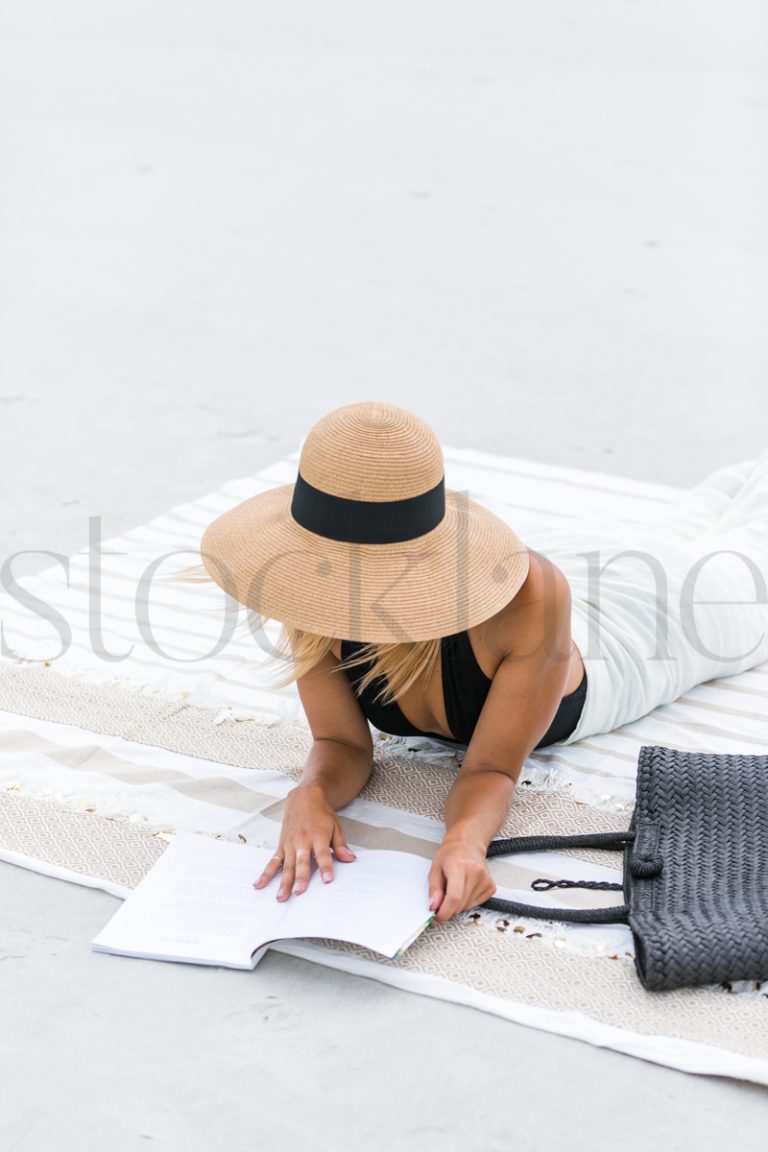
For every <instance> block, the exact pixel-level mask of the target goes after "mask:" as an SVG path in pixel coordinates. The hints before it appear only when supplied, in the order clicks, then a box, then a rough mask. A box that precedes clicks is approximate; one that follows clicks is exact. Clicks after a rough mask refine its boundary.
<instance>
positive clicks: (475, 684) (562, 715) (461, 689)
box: [341, 631, 587, 748]
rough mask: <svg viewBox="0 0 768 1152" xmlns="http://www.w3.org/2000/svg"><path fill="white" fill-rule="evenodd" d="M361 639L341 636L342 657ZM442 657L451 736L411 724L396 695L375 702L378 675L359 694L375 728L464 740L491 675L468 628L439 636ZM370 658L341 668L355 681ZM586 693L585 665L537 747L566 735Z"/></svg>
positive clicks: (396, 733)
mask: <svg viewBox="0 0 768 1152" xmlns="http://www.w3.org/2000/svg"><path fill="white" fill-rule="evenodd" d="M363 646H364V645H363V644H362V642H360V641H357V640H342V642H341V658H342V660H346V659H347V658H348V657H350V656H356V655H357V654H358V652H359V651H360V649H361V648H362V647H363ZM440 657H441V663H442V674H443V703H444V704H445V714H446V716H447V718H448V727H449V728H450V730H451V732H453V733H455V737H456V738H455V739H451V738H450V737H449V736H443V735H442V734H441V733H440V732H423V731H422V730H421V729H420V728H414V727H413V725H412V724H410V723H409V722H408V720H406V718H405V716H404V715H403V713H402V712H401V711H400V708H399V706H398V704H397V702H396V701H395V702H394V703H392V704H387V705H384V704H382V703H381V701H379V702H378V703H375V702H374V699H373V697H374V696H375V695H376V693H377V692H378V691H379V689H380V687H381V680H380V679H376V680H374V681H373V683H372V684H370V685H369V686H368V688H366V690H365V691H364V692H363V693H362V694H361V695H360V696H358V697H357V699H358V701H359V703H360V705H361V707H362V709H363V713H364V714H365V716H366V717H367V718H368V720H370V722H371V723H372V724H373V725H374V726H375V727H376V728H378V729H379V731H380V732H390V733H392V735H394V736H432V737H433V738H434V739H436V740H442V741H445V742H447V743H449V744H461V745H468V744H469V742H470V740H471V738H472V733H473V732H474V730H475V725H476V724H477V721H478V720H479V718H480V713H481V711H482V709H483V705H484V704H485V698H486V696H487V695H488V692H489V691H490V687H491V684H492V683H493V681H492V680H489V678H488V677H487V676H486V675H485V673H484V672H483V670H482V668H481V667H480V665H479V664H478V662H477V660H476V659H475V653H474V650H473V648H472V645H471V644H470V642H469V635H468V633H467V632H466V631H464V632H454V633H453V634H452V635H451V636H443V637H442V638H441V649H440ZM370 666H371V664H370V662H366V663H365V664H358V665H356V666H355V667H354V668H345V669H344V671H345V672H346V674H347V677H348V678H349V680H350V681H351V682H352V684H354V685H357V683H358V681H360V680H361V679H362V678H363V676H364V675H365V673H366V672H367V671H368V669H369V668H370ZM586 694H587V673H586V669H585V670H584V673H583V675H582V679H581V683H580V684H579V686H578V688H574V690H573V692H569V693H568V695H567V696H563V698H562V700H561V701H560V705H559V707H558V710H557V712H556V713H555V716H554V719H553V720H552V723H551V724H550V726H549V728H548V729H547V731H546V733H545V734H544V736H542V738H541V740H540V741H539V743H538V744H537V745H536V747H537V748H543V747H545V746H546V745H547V744H554V743H556V742H557V741H559V740H564V739H565V738H566V737H567V736H569V735H570V734H571V732H573V731H574V729H575V728H576V724H577V723H578V720H579V716H580V714H581V710H582V708H583V706H584V701H585V699H586Z"/></svg>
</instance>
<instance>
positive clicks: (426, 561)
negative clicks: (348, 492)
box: [200, 484, 530, 643]
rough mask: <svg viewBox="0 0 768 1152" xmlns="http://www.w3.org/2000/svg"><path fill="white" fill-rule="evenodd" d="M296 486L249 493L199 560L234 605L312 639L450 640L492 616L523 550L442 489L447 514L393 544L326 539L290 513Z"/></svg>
mask: <svg viewBox="0 0 768 1152" xmlns="http://www.w3.org/2000/svg"><path fill="white" fill-rule="evenodd" d="M293 489H294V485H293V484H285V485H281V486H279V487H276V488H272V489H270V490H269V491H267V492H262V493H259V494H258V495H256V496H251V497H250V498H249V499H247V500H244V501H242V503H240V504H238V505H237V506H236V507H234V508H231V509H230V510H229V511H227V512H224V513H223V514H222V515H221V516H218V517H217V518H216V519H215V520H214V521H212V523H211V524H209V525H208V527H207V528H206V529H205V531H204V533H203V536H202V540H201V545H200V553H201V559H202V561H203V564H204V565H205V568H206V570H207V572H208V574H209V575H210V576H211V577H212V579H213V580H215V581H216V583H217V584H219V585H220V587H222V588H223V589H224V590H225V592H227V593H228V594H229V595H230V596H232V597H234V599H235V600H237V601H238V602H239V603H241V604H244V605H246V606H247V607H249V608H252V609H254V610H255V611H257V612H260V613H262V615H264V616H265V617H267V618H269V619H272V620H277V621H279V622H281V623H284V624H287V625H290V626H292V627H295V628H300V629H302V630H303V631H307V632H312V633H315V634H318V635H323V636H331V637H334V638H335V639H341V640H357V641H368V642H370V643H410V642H413V641H415V640H429V639H433V638H435V637H439V636H449V635H453V634H454V633H456V632H460V631H464V630H465V629H467V628H471V627H472V626H473V625H474V624H479V623H480V622H481V621H483V620H487V619H488V618H489V617H491V616H493V615H495V614H496V613H497V612H499V611H500V610H501V609H502V608H503V607H504V606H505V605H506V604H508V603H509V601H510V600H511V599H512V598H513V597H514V595H515V594H516V592H517V591H518V590H519V589H520V587H521V586H522V584H523V583H524V581H525V578H526V576H527V574H528V569H529V562H530V556H529V552H528V549H527V548H526V547H525V545H524V544H523V543H522V541H521V540H520V539H519V538H518V536H517V535H516V534H515V532H514V531H513V530H512V529H511V528H510V527H509V525H508V524H506V523H505V522H504V521H503V520H501V519H500V518H499V517H498V516H496V515H495V513H493V512H491V511H489V510H488V509H487V508H485V507H483V505H482V504H478V503H477V501H475V500H472V499H471V498H470V497H468V496H466V495H465V494H464V493H462V492H457V491H454V490H453V489H446V491H445V516H444V517H443V519H442V520H441V522H440V523H439V524H438V525H437V527H436V528H433V529H432V530H431V531H430V532H426V533H424V535H422V536H418V537H415V538H414V539H411V540H405V541H403V542H402V543H395V544H357V543H347V542H345V541H338V540H330V539H328V538H327V537H325V536H319V535H317V534H316V533H314V532H310V531H308V530H307V529H306V528H303V527H302V526H301V525H300V524H298V523H297V522H296V521H295V520H294V519H293V517H292V516H291V499H292V496H293Z"/></svg>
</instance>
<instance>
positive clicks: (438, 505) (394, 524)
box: [291, 472, 445, 544]
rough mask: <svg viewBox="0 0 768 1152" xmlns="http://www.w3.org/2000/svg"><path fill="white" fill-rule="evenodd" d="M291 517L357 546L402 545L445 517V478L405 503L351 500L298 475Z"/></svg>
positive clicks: (405, 500)
mask: <svg viewBox="0 0 768 1152" xmlns="http://www.w3.org/2000/svg"><path fill="white" fill-rule="evenodd" d="M291 516H293V518H294V520H295V521H296V523H297V524H300V525H301V526H302V528H306V529H307V530H308V531H309V532H315V533H317V535H318V536H327V537H328V539H329V540H343V541H345V542H346V543H354V544H399V543H402V541H404V540H412V539H413V538H414V537H415V536H423V535H424V533H425V532H431V531H432V529H433V528H436V527H437V525H438V524H439V523H440V521H441V520H442V519H443V517H444V516H445V477H444V476H443V477H441V478H440V480H439V482H438V483H437V484H435V486H434V488H430V490H429V491H428V492H421V493H419V495H418V496H408V497H406V498H405V499H404V500H348V499H347V497H346V496H332V495H331V494H330V493H329V492H323V491H322V490H321V489H320V488H315V487H314V485H313V484H310V483H309V482H308V481H307V480H305V479H304V477H303V476H302V475H301V473H300V472H299V474H298V476H297V477H296V484H295V486H294V489H293V499H292V501H291Z"/></svg>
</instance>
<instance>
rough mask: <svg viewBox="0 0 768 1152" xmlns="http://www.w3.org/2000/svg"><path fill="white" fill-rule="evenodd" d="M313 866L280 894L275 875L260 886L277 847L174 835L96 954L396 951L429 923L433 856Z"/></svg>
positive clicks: (190, 958) (194, 956) (204, 958)
mask: <svg viewBox="0 0 768 1152" xmlns="http://www.w3.org/2000/svg"><path fill="white" fill-rule="evenodd" d="M356 851H357V860H354V861H352V862H351V863H349V864H344V863H339V862H338V861H335V862H334V866H333V880H332V881H331V882H330V883H328V884H324V883H323V881H322V880H321V878H320V876H319V875H317V873H315V874H313V876H312V877H311V879H310V882H309V885H308V887H307V889H306V891H304V892H303V893H301V895H299V896H290V897H289V899H288V900H287V901H285V902H284V903H282V902H281V903H278V901H277V900H276V899H275V896H276V894H277V890H278V887H279V874H278V876H277V877H275V879H273V880H272V881H271V882H270V883H269V884H268V885H267V886H266V888H262V889H258V890H257V889H256V888H254V887H253V882H254V881H255V880H257V879H258V877H259V876H260V875H261V872H262V871H263V869H264V866H265V865H266V863H267V861H268V860H269V859H270V857H271V856H272V852H273V850H272V849H269V848H256V847H254V846H251V845H245V844H235V843H232V842H231V841H229V840H216V839H213V838H211V837H208V836H204V835H197V834H195V833H192V832H178V833H177V834H176V835H175V836H174V838H173V840H172V842H171V843H170V844H169V846H168V847H167V848H166V850H165V852H164V853H163V855H162V856H161V857H160V859H159V860H158V861H157V862H156V863H155V864H154V865H153V866H152V868H151V869H150V871H149V872H148V873H147V875H146V876H145V877H144V879H143V880H142V881H141V882H140V883H139V884H138V886H137V887H136V888H135V889H134V890H133V892H131V893H130V895H129V896H127V897H126V899H125V900H124V902H123V904H122V905H121V906H120V908H119V909H118V910H117V912H116V913H115V915H114V916H113V917H112V919H111V920H110V921H109V923H108V924H107V925H106V927H105V928H104V929H103V930H102V931H101V932H100V933H99V934H98V936H96V937H95V938H94V939H93V941H92V942H91V947H92V948H93V950H94V951H96V952H114V953H118V954H119V955H122V956H138V957H141V958H143V959H148V960H180V961H186V962H188V963H191V964H216V965H221V966H222V967H225V968H255V967H256V965H257V964H258V962H259V960H260V959H261V957H262V956H263V954H264V952H265V951H266V950H267V947H268V946H269V944H270V943H271V942H272V941H275V940H287V939H297V938H299V937H320V938H326V939H329V940H346V941H348V942H350V943H352V944H360V945H362V946H363V947H364V948H370V949H371V951H373V952H380V953H381V954H382V955H384V956H388V957H390V958H394V957H396V956H397V955H399V954H400V953H401V952H402V951H403V950H404V949H405V948H407V947H408V945H409V944H411V943H412V942H413V941H414V940H415V939H416V937H417V936H418V935H419V933H420V932H422V931H423V929H424V928H426V926H427V924H429V922H430V921H431V920H432V918H433V916H434V913H432V912H430V911H429V892H428V885H427V877H428V873H429V867H430V861H429V860H425V859H422V857H420V856H412V855H411V854H410V853H407V852H388V851H374V850H369V849H357V850H356Z"/></svg>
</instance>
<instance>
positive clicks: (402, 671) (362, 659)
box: [169, 564, 440, 705]
mask: <svg viewBox="0 0 768 1152" xmlns="http://www.w3.org/2000/svg"><path fill="white" fill-rule="evenodd" d="M169 579H170V580H172V581H178V582H180V583H189V584H212V583H213V580H212V578H211V577H210V576H209V575H208V572H207V570H206V568H205V566H204V565H203V564H193V565H190V566H189V567H188V568H183V569H182V570H181V571H180V572H178V573H175V574H174V576H172V577H169ZM269 619H270V618H269V617H267V616H264V615H262V614H261V613H260V612H255V611H254V610H253V609H248V611H247V613H246V618H245V621H244V622H243V623H244V624H245V625H247V626H248V627H249V628H251V629H256V630H259V629H261V628H263V627H264V624H265V623H267V622H268V621H269ZM275 623H276V624H279V625H280V633H279V636H278V639H277V643H276V645H275V649H274V652H273V653H272V654H270V657H269V659H270V660H272V661H274V662H275V663H277V664H279V665H283V666H287V668H286V671H285V673H284V675H283V676H282V677H280V679H278V680H277V681H276V682H274V684H273V687H274V688H285V687H286V686H287V685H288V684H291V683H292V682H293V681H294V680H298V679H299V678H300V677H301V676H305V675H306V674H307V673H308V672H311V671H312V669H313V668H314V667H315V666H316V665H317V664H319V663H320V661H321V660H323V659H324V658H325V656H326V655H327V654H328V653H329V652H330V651H331V646H332V644H333V642H334V640H335V639H336V637H333V636H323V635H320V634H318V633H315V632H307V631H304V630H303V629H301V628H294V627H292V626H291V625H289V624H285V623H283V622H282V621H275ZM439 655H440V637H439V636H438V637H435V638H434V639H431V640H414V641H411V642H410V643H365V644H363V646H362V648H361V649H360V651H359V652H358V654H357V655H356V656H349V657H347V659H346V660H342V661H341V663H340V664H339V666H338V668H333V669H332V671H334V672H340V671H343V670H344V669H346V668H356V667H358V666H360V665H361V664H367V663H368V662H369V661H370V662H371V667H370V668H369V669H368V671H367V672H366V673H365V674H364V675H363V676H362V677H361V679H360V680H359V681H358V683H357V684H356V685H355V686H354V687H355V691H356V693H357V695H358V696H360V695H362V693H363V692H365V690H366V689H367V688H368V687H369V686H371V685H373V684H374V683H375V682H378V681H381V683H380V686H379V688H378V691H377V692H376V694H375V696H374V698H373V699H374V702H376V703H381V704H384V705H388V704H392V703H395V702H396V701H397V700H399V699H400V697H401V696H402V695H403V694H404V693H405V692H407V691H408V689H409V688H411V687H412V686H413V685H414V684H416V683H417V682H418V681H419V680H421V678H422V677H423V678H424V680H423V682H424V683H426V682H427V681H428V679H429V677H430V676H431V674H432V671H433V669H434V667H435V664H436V662H437V659H438V656H439Z"/></svg>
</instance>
